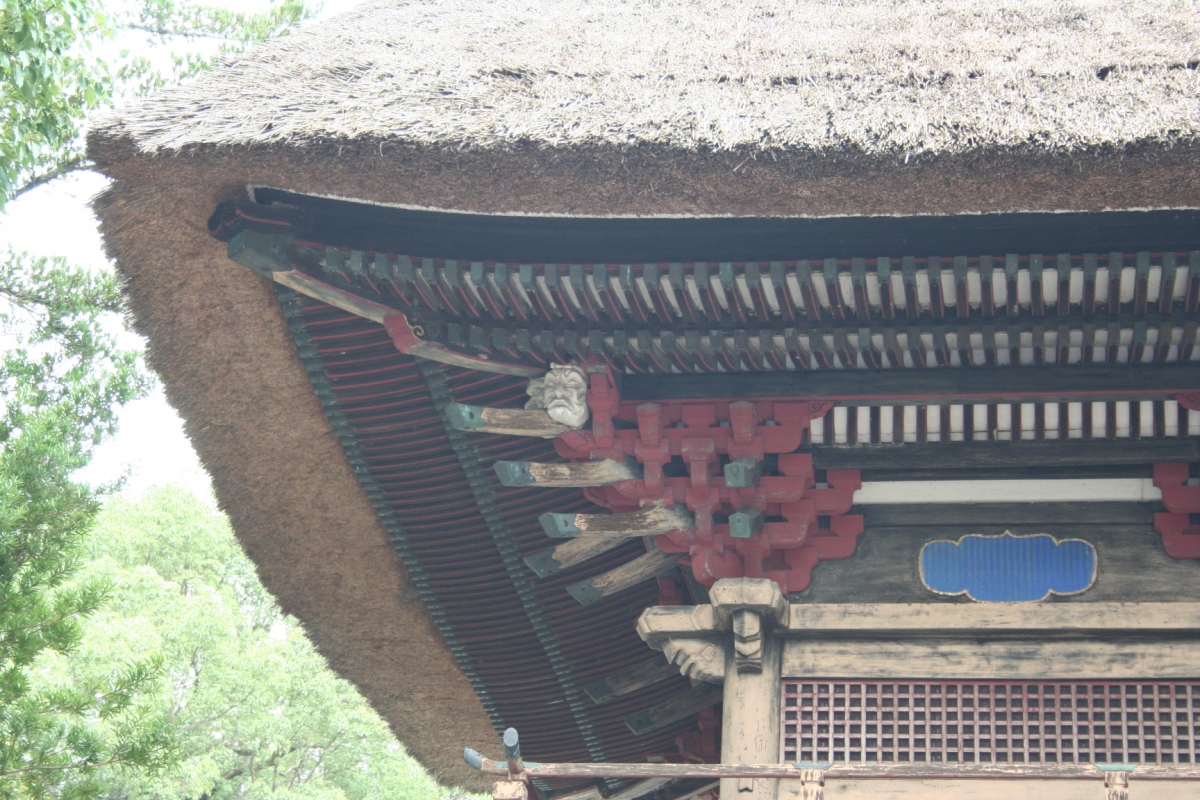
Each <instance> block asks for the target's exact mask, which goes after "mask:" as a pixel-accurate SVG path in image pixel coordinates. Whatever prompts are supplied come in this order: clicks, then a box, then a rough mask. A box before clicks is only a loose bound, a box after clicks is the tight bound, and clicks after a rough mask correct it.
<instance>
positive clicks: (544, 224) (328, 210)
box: [254, 188, 1200, 264]
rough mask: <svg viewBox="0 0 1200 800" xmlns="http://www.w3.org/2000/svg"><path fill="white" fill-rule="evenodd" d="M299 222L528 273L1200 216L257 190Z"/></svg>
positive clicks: (998, 248) (1193, 224)
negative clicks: (466, 205) (856, 213)
mask: <svg viewBox="0 0 1200 800" xmlns="http://www.w3.org/2000/svg"><path fill="white" fill-rule="evenodd" d="M254 196H255V200H256V201H257V202H259V203H264V204H275V203H280V204H285V205H290V206H295V207H297V208H301V209H304V210H305V211H307V212H308V214H306V215H305V216H307V217H308V218H309V220H308V221H309V222H310V223H311V230H309V231H305V232H303V233H302V235H303V236H305V238H309V239H311V240H312V241H316V242H320V243H321V244H325V245H330V246H336V247H345V248H353V249H357V250H366V251H372V252H385V253H405V254H407V255H411V256H419V257H423V258H450V259H458V260H464V261H509V262H523V263H534V264H543V263H551V264H619V263H668V262H685V263H688V262H693V261H735V262H740V261H785V260H794V259H798V258H851V257H859V256H861V257H876V256H885V255H886V256H892V257H903V256H916V257H924V256H929V255H942V256H948V255H962V254H972V255H974V254H978V253H991V254H993V255H1001V254H1004V253H1012V252H1021V253H1031V252H1032V253H1037V252H1042V253H1068V252H1069V253H1085V252H1086V253H1107V252H1110V251H1120V252H1125V253H1132V252H1136V251H1145V250H1152V251H1154V252H1160V251H1177V252H1182V251H1187V250H1196V249H1200V210H1194V209H1187V210H1161V211H1104V212H1097V213H1076V212H1071V213H1049V214H1047V213H1037V214H1034V213H1029V214H963V215H958V216H912V217H821V218H759V217H701V218H677V217H669V218H668V217H660V218H632V217H620V218H607V217H551V216H516V215H513V216H502V215H489V214H459V213H450V212H444V211H416V210H410V209H401V208H391V207H387V206H379V205H373V204H370V203H357V202H352V201H349V200H335V199H330V198H324V197H312V196H309V195H303V194H296V193H293V192H287V191H283V190H280V189H270V188H258V189H256V190H255V193H254Z"/></svg>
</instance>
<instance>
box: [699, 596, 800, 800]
mask: <svg viewBox="0 0 1200 800" xmlns="http://www.w3.org/2000/svg"><path fill="white" fill-rule="evenodd" d="M710 597H711V598H712V602H713V606H714V608H715V610H716V612H717V615H718V617H719V618H720V619H721V621H722V623H723V625H722V627H724V628H725V629H726V630H728V631H730V633H731V634H732V639H733V641H732V642H730V643H729V644H730V645H732V646H727V647H726V648H725V694H724V699H723V701H722V702H723V704H724V705H723V717H722V727H721V763H723V764H775V763H778V762H779V759H780V753H779V724H780V715H781V710H780V700H781V698H780V695H781V688H782V687H781V679H780V670H781V667H782V661H783V658H782V656H783V638H782V637H781V636H779V634H778V631H777V630H776V628H777V627H786V617H787V608H788V606H787V601H786V599H785V598H784V597H783V595H782V593H781V592H780V591H779V587H778V586H776V585H775V583H774V582H772V581H769V580H764V579H752V578H740V579H735V580H726V581H718V582H717V584H716V585H715V586H714V587H713V589H712V591H711V592H710ZM778 789H779V781H778V780H775V779H764V778H723V779H722V780H721V798H722V800H726V798H728V800H775V798H776V796H777V794H778Z"/></svg>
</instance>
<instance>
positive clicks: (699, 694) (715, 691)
mask: <svg viewBox="0 0 1200 800" xmlns="http://www.w3.org/2000/svg"><path fill="white" fill-rule="evenodd" d="M721 696H722V691H721V687H720V686H716V685H714V684H711V683H700V684H697V685H695V686H693V687H692V688H691V689H688V690H687V691H686V692H684V693H682V694H677V695H675V696H674V697H672V698H671V699H670V700H665V701H663V702H661V703H659V704H658V705H656V706H651V707H650V708H647V709H646V710H645V711H642V712H640V713H637V714H634V715H633V716H632V717H627V718H626V719H625V725H626V727H628V728H629V730H631V731H633V735H634V736H644V735H645V734H647V733H651V732H652V731H656V730H658V729H659V728H665V727H667V726H668V725H670V724H672V723H675V722H679V720H681V719H686V718H688V717H690V716H692V715H693V714H697V713H699V712H701V711H703V710H704V709H706V708H711V707H712V706H715V705H716V704H717V703H719V702H721ZM650 774H652V773H650ZM680 777H700V778H703V777H708V776H706V775H688V776H680Z"/></svg>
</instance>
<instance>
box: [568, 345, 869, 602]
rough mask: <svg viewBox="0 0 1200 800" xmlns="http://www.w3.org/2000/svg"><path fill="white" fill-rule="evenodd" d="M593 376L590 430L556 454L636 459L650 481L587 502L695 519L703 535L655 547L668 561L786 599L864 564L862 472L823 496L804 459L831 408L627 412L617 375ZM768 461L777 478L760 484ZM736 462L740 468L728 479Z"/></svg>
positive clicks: (832, 478)
mask: <svg viewBox="0 0 1200 800" xmlns="http://www.w3.org/2000/svg"><path fill="white" fill-rule="evenodd" d="M589 372H590V373H591V376H590V388H589V391H588V405H589V407H590V409H591V412H592V428H591V430H581V431H568V432H567V433H564V434H562V435H560V436H559V437H558V438H557V439H556V440H555V447H556V449H557V450H558V452H559V454H560V455H562V456H564V457H566V458H570V459H574V460H578V461H588V460H597V459H613V460H625V459H626V458H634V459H636V460H637V461H638V462H639V463H640V464H641V465H642V471H643V475H642V477H641V478H639V479H637V480H627V481H622V482H620V483H617V484H614V485H611V486H604V487H597V488H592V489H586V490H585V493H586V494H587V496H588V498H589V499H590V500H592V501H593V502H595V503H596V504H598V505H601V506H604V507H605V508H608V509H611V510H612V511H613V512H614V513H627V512H632V511H637V510H639V509H643V508H650V507H661V508H674V507H676V506H682V507H686V508H688V509H689V510H690V511H691V512H692V513H693V515H694V517H695V524H694V525H693V526H691V527H688V528H684V529H676V530H672V531H668V532H667V533H663V534H659V535H656V536H654V537H653V538H654V539H655V542H656V543H657V545H658V547H659V549H660V550H662V551H663V552H666V553H680V554H686V556H685V558H684V559H682V560H681V563H683V564H684V565H686V566H690V568H691V569H692V572H693V574H694V575H695V577H696V579H697V580H698V581H700V582H701V583H702V584H704V585H706V586H711V585H712V584H713V583H715V582H716V581H717V580H720V579H721V578H741V577H751V578H761V577H765V578H769V579H771V580H773V581H775V582H776V583H777V584H779V587H780V589H782V590H783V591H784V592H785V593H786V592H798V591H803V590H804V589H806V588H807V587H808V584H809V581H810V579H811V575H812V569H813V567H815V566H816V565H817V563H818V562H820V561H825V560H830V559H840V558H848V557H849V556H851V555H852V554H853V553H854V549H855V545H856V541H857V537H858V535H859V534H860V533H862V531H863V521H862V517H861V516H858V515H850V514H848V513H847V512H848V511H849V510H850V506H851V504H852V503H853V498H854V492H855V491H857V490H858V489H859V488H861V486H862V482H861V479H860V477H859V472H858V470H830V471H828V472H827V473H826V482H825V485H824V486H821V487H818V486H817V485H816V481H815V473H814V470H813V465H812V456H811V455H808V454H800V453H796V452H794V451H795V450H796V449H798V448H799V447H800V445H801V444H802V443H803V441H804V434H805V432H806V431H807V430H808V428H809V425H810V424H811V422H812V420H814V419H819V418H821V417H823V416H824V415H825V414H826V412H828V411H829V409H830V408H831V407H832V403H830V402H829V401H811V400H807V401H804V402H800V403H780V402H754V403H751V402H744V401H738V402H720V401H718V402H708V403H683V402H671V401H667V402H663V403H641V404H635V403H629V402H622V401H621V399H620V393H619V391H618V390H617V388H616V385H615V381H614V380H613V377H612V375H611V373H610V372H609V370H608V369H607V368H605V367H591V368H590V369H589ZM768 456H774V457H775V459H776V461H777V471H778V473H779V474H778V475H762V476H759V472H760V470H761V465H762V462H763V461H764V459H765V458H766V457H768ZM735 459H736V460H738V463H736V464H734V466H735V467H737V468H738V469H735V470H732V471H730V470H728V469H723V466H724V465H728V464H729V463H730V462H733V461H734V460H735ZM680 473H685V474H680ZM733 475H743V476H745V475H753V477H749V478H747V477H742V478H740V479H735V480H732V481H731V480H730V476H733ZM821 517H828V518H829V523H828V526H827V527H820V526H819V522H818V520H819V518H821Z"/></svg>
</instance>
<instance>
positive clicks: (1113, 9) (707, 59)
mask: <svg viewBox="0 0 1200 800" xmlns="http://www.w3.org/2000/svg"><path fill="white" fill-rule="evenodd" d="M1198 61H1200V13H1197V9H1196V7H1195V4H1194V3H1192V2H1186V1H1181V0H1138V1H1137V2H1134V1H1133V0H1125V1H1124V2H1087V3H1085V2H1058V1H1055V2H1049V1H1047V0H1041V1H1040V2H1039V1H1035V2H1026V1H1025V0H1001V1H1000V2H996V1H995V0H943V1H942V2H929V0H907V1H906V2H886V1H881V0H865V1H862V2H829V1H828V0H805V1H803V2H794V3H788V4H780V3H770V2H751V3H742V4H730V3H694V2H688V1H687V0H665V1H663V2H637V3H633V2H631V3H589V2H577V3H547V2H542V1H541V0H524V1H523V2H512V3H481V2H479V0H447V1H446V2H397V0H373V2H367V3H365V4H364V5H362V6H360V7H359V8H357V9H356V10H354V11H353V12H351V13H349V14H345V15H343V16H341V17H338V18H337V19H335V20H333V21H331V22H329V23H328V24H325V25H322V26H319V27H313V28H310V29H308V30H306V31H303V32H301V33H298V34H295V35H292V36H289V37H287V38H284V39H281V40H278V41H275V42H272V43H270V44H268V45H266V46H263V47H260V48H258V49H256V50H254V51H253V52H251V53H249V54H247V55H245V56H243V57H241V58H239V59H238V60H236V61H234V62H233V63H231V64H230V65H228V66H227V67H226V68H224V69H220V70H217V71H215V72H213V73H211V74H209V75H206V76H204V77H202V78H200V79H199V80H197V81H195V82H193V83H190V84H188V85H186V86H182V87H178V88H174V89H171V90H169V91H166V92H164V93H162V94H160V95H158V96H156V97H154V98H153V99H151V100H150V101H148V102H146V103H144V104H142V105H141V106H139V107H136V108H131V109H128V110H126V111H125V112H124V113H122V114H121V115H120V116H119V117H118V119H117V121H116V122H115V123H114V124H115V126H116V127H117V128H119V130H121V131H122V132H124V133H125V134H126V135H128V136H130V137H131V138H132V140H133V141H134V142H136V144H137V146H138V148H140V149H141V150H143V151H146V152H156V151H162V150H176V149H180V148H187V147H192V146H198V145H256V144H284V145H288V146H296V145H300V144H309V143H322V142H354V141H360V142H361V141H371V142H392V143H402V144H410V145H421V146H433V147H439V148H454V149H465V150H496V149H505V148H511V147H514V146H524V145H535V146H537V147H546V148H579V147H584V148H594V147H605V148H609V147H611V148H618V149H620V148H629V147H634V146H651V147H655V148H664V149H669V150H676V151H689V152H706V151H718V152H720V151H738V152H743V153H746V154H753V153H759V154H770V153H777V152H804V153H811V154H817V155H831V154H838V153H855V154H866V155H870V156H877V157H886V158H889V159H900V160H902V161H903V160H905V159H912V158H914V157H918V158H919V157H925V156H930V155H955V154H963V153H969V152H975V151H980V150H987V149H1009V150H1017V151H1036V152H1046V151H1057V152H1085V151H1089V150H1092V149H1095V148H1124V147H1127V146H1129V145H1145V144H1156V145H1163V144H1178V143H1192V142H1193V141H1194V140H1195V139H1196V136H1197V133H1198V132H1200V70H1198V69H1197V66H1198Z"/></svg>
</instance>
